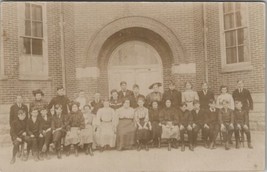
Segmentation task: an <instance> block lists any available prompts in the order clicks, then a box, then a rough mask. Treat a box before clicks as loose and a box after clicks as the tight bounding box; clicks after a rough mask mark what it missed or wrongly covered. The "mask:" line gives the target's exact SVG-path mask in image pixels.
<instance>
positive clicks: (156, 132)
mask: <svg viewBox="0 0 267 172" xmlns="http://www.w3.org/2000/svg"><path fill="white" fill-rule="evenodd" d="M159 112H160V111H159V109H153V108H152V109H149V111H148V114H149V120H150V122H151V125H152V133H151V137H152V139H153V140H157V139H158V138H160V137H161V132H162V129H161V126H159Z"/></svg>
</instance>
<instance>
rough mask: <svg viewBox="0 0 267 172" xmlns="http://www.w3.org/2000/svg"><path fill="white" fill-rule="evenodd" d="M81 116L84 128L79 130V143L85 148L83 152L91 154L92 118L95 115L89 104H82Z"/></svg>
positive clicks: (93, 118)
mask: <svg viewBox="0 0 267 172" xmlns="http://www.w3.org/2000/svg"><path fill="white" fill-rule="evenodd" d="M83 117H84V123H85V128H84V129H82V130H81V142H80V145H81V146H82V147H83V148H84V149H85V154H86V155H88V154H90V155H91V156H93V155H94V154H93V150H92V145H93V134H94V127H93V124H94V120H95V116H94V114H92V113H91V107H90V106H89V105H84V106H83Z"/></svg>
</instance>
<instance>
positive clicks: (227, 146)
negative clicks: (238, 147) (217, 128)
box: [225, 142, 230, 150]
mask: <svg viewBox="0 0 267 172" xmlns="http://www.w3.org/2000/svg"><path fill="white" fill-rule="evenodd" d="M229 149H230V147H229V145H228V143H227V142H226V143H225V150H229Z"/></svg>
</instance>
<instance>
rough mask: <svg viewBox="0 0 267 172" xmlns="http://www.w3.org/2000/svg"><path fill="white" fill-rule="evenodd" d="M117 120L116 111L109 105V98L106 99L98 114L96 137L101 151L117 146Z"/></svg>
mask: <svg viewBox="0 0 267 172" xmlns="http://www.w3.org/2000/svg"><path fill="white" fill-rule="evenodd" d="M116 121H117V120H116V116H115V111H114V110H113V109H112V108H110V107H109V100H108V99H105V100H104V107H103V108H100V109H99V110H98V112H97V115H96V127H97V132H96V139H97V144H98V145H99V146H100V151H101V152H103V151H104V150H105V149H109V148H111V147H115V141H116V135H115V133H116V123H117V122H116Z"/></svg>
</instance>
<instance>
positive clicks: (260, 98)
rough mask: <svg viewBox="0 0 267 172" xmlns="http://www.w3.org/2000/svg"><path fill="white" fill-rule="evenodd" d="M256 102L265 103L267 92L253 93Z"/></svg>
mask: <svg viewBox="0 0 267 172" xmlns="http://www.w3.org/2000/svg"><path fill="white" fill-rule="evenodd" d="M251 97H252V99H253V102H254V103H258V102H261V103H264V102H265V94H264V93H253V94H251Z"/></svg>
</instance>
